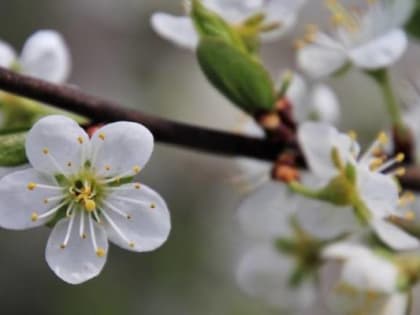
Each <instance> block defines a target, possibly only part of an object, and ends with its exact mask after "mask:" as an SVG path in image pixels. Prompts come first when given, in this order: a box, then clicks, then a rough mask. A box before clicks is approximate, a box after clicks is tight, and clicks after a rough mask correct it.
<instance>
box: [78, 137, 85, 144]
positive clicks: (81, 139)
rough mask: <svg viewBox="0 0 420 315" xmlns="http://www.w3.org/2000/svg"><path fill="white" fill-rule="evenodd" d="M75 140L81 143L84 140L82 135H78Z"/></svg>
mask: <svg viewBox="0 0 420 315" xmlns="http://www.w3.org/2000/svg"><path fill="white" fill-rule="evenodd" d="M77 141H78V142H79V143H80V144H83V142H84V140H83V137H82V136H78V137H77Z"/></svg>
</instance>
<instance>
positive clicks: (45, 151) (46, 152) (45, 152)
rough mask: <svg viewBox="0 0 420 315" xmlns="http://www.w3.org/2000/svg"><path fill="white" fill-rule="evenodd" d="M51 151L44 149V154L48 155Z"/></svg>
mask: <svg viewBox="0 0 420 315" xmlns="http://www.w3.org/2000/svg"><path fill="white" fill-rule="evenodd" d="M49 152H50V151H49V150H48V148H44V149H42V153H44V154H45V155H47V154H48V153H49Z"/></svg>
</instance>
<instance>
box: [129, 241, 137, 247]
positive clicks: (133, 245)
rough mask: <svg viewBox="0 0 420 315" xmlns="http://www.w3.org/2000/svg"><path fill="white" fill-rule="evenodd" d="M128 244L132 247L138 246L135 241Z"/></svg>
mask: <svg viewBox="0 0 420 315" xmlns="http://www.w3.org/2000/svg"><path fill="white" fill-rule="evenodd" d="M128 246H130V247H131V248H134V247H135V246H136V244H134V242H130V243H129V244H128Z"/></svg>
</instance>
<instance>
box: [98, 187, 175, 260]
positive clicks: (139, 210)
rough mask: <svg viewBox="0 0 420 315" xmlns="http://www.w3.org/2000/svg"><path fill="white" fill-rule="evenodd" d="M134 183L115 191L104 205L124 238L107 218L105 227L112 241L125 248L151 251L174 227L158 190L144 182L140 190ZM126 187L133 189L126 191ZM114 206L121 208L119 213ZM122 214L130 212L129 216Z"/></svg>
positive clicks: (164, 239) (159, 244)
mask: <svg viewBox="0 0 420 315" xmlns="http://www.w3.org/2000/svg"><path fill="white" fill-rule="evenodd" d="M135 185H136V184H127V185H123V186H121V189H122V190H120V191H115V192H114V193H112V194H111V195H110V196H109V197H108V198H107V200H106V203H104V205H103V208H104V209H105V210H106V214H107V215H108V216H109V217H110V218H111V220H112V221H113V222H114V224H115V225H116V226H117V227H118V229H119V230H120V231H121V232H122V234H123V236H124V238H123V237H122V236H121V235H119V234H118V232H117V231H116V230H115V228H114V227H113V226H112V224H110V222H109V221H108V220H104V221H105V222H104V223H105V229H106V231H107V234H108V238H109V240H110V241H111V242H113V243H115V244H116V245H118V246H120V247H122V248H125V249H128V250H133V251H136V252H147V251H152V250H155V249H156V248H158V247H160V246H161V245H162V244H163V243H164V242H165V241H166V240H167V238H168V235H169V232H170V230H171V219H170V214H169V210H168V208H167V206H166V203H165V201H164V200H163V199H162V197H161V196H160V195H159V194H158V193H157V192H155V191H153V190H152V189H150V188H149V187H147V186H145V185H143V184H142V185H141V188H140V189H135V188H134V186H135ZM125 188H132V189H127V190H124V189H125ZM127 199H129V200H127ZM109 205H111V206H112V208H111V207H110V206H109ZM113 209H117V210H119V212H120V213H117V212H116V211H115V210H113ZM121 213H124V214H127V215H128V216H130V218H129V219H128V218H127V216H123V215H121ZM130 243H133V244H130ZM133 245H134V246H133Z"/></svg>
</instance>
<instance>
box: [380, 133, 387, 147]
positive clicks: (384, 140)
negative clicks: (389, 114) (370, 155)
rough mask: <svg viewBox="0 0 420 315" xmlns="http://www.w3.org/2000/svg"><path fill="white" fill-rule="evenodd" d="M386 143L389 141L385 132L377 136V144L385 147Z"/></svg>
mask: <svg viewBox="0 0 420 315" xmlns="http://www.w3.org/2000/svg"><path fill="white" fill-rule="evenodd" d="M388 141H389V138H388V136H387V135H386V133H385V132H381V133H380V134H379V135H378V142H379V143H380V144H382V145H386V144H387V143H388Z"/></svg>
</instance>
